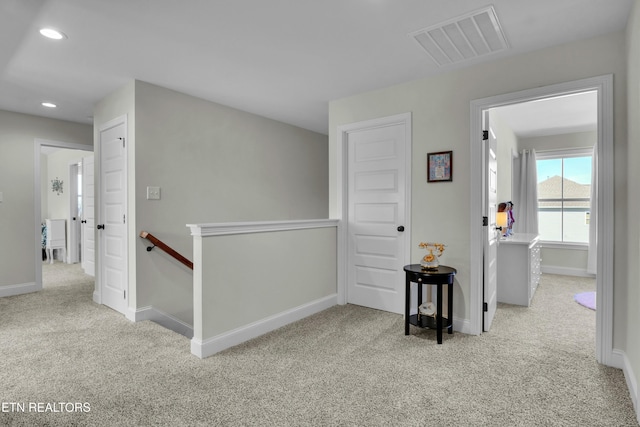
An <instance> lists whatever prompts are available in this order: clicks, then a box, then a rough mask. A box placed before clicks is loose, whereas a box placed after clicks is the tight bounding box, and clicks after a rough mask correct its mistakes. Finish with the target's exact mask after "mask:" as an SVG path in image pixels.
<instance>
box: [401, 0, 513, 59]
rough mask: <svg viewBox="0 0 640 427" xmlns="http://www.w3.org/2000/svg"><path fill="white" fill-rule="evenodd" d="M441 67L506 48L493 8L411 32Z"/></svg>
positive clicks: (505, 40)
mask: <svg viewBox="0 0 640 427" xmlns="http://www.w3.org/2000/svg"><path fill="white" fill-rule="evenodd" d="M409 36H411V37H413V38H414V39H415V40H416V41H417V42H418V44H420V46H421V47H422V48H423V49H424V50H425V51H426V52H427V53H428V54H429V56H430V57H431V58H432V59H433V60H434V61H435V62H436V63H437V64H438V66H440V67H442V66H444V65H448V64H453V63H456V62H462V61H465V60H468V59H473V58H477V57H479V56H485V55H489V54H491V53H495V52H499V51H501V50H504V49H507V48H508V47H509V44H508V43H507V39H506V38H505V36H504V33H503V31H502V27H501V26H500V22H498V17H497V16H496V12H495V10H494V9H493V6H489V7H488V8H485V9H481V10H478V11H475V12H472V13H469V14H467V15H463V16H460V17H457V18H454V19H451V20H449V21H447V22H444V23H441V24H438V25H434V26H432V27H429V28H423V29H421V30H418V31H414V32H413V33H410V34H409Z"/></svg>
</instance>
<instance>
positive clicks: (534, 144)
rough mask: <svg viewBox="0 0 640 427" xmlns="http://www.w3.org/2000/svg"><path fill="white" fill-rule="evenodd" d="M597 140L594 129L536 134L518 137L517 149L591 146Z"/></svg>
mask: <svg viewBox="0 0 640 427" xmlns="http://www.w3.org/2000/svg"><path fill="white" fill-rule="evenodd" d="M597 142H598V134H597V132H596V131H590V132H573V133H565V134H561V135H548V136H536V137H531V138H519V139H518V151H521V150H531V149H535V150H536V151H545V150H557V149H559V148H587V147H589V148H591V147H593V146H595V145H596V143H597Z"/></svg>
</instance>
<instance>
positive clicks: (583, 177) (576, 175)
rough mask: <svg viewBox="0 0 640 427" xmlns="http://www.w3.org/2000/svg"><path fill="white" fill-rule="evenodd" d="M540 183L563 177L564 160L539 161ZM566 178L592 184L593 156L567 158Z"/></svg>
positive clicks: (565, 165)
mask: <svg viewBox="0 0 640 427" xmlns="http://www.w3.org/2000/svg"><path fill="white" fill-rule="evenodd" d="M536 163H537V166H538V183H540V182H542V181H545V180H547V179H549V178H551V177H552V176H555V175H557V176H562V159H548V160H538V161H537V162H536ZM564 177H565V178H566V179H570V180H571V181H574V182H577V183H579V184H587V185H589V184H591V156H587V157H565V158H564Z"/></svg>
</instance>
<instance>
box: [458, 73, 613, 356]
mask: <svg viewBox="0 0 640 427" xmlns="http://www.w3.org/2000/svg"><path fill="white" fill-rule="evenodd" d="M588 90H597V91H598V213H599V215H598V242H600V244H599V245H598V267H597V269H598V275H597V279H596V283H597V285H596V292H598V309H597V310H596V359H597V360H598V362H600V363H602V364H604V365H612V364H613V363H614V362H615V360H614V356H613V277H614V276H613V267H614V265H613V249H614V246H613V232H614V224H613V223H614V215H613V213H614V212H613V194H614V182H613V177H614V169H613V167H614V166H613V75H611V74H608V75H604V76H597V77H592V78H587V79H582V80H576V81H572V82H566V83H560V84H556V85H550V86H544V87H538V88H534V89H528V90H523V91H520V92H513V93H509V94H504V95H497V96H492V97H488V98H483V99H477V100H473V101H471V103H470V113H471V126H470V140H469V143H470V153H471V157H470V158H471V159H481V156H480V154H481V153H480V145H481V144H479V143H478V140H479V139H480V135H481V134H482V133H481V132H482V121H481V118H482V111H484V110H486V109H489V108H494V107H500V106H504V105H510V104H516V103H520V102H524V101H532V100H536V99H543V98H547V97H550V96H555V95H559V94H569V93H578V92H585V91H588ZM481 167H482V165H481V164H480V162H471V168H470V169H471V183H470V185H471V187H470V199H471V207H470V210H471V212H470V213H471V215H470V230H471V233H470V235H471V244H470V259H471V264H470V287H471V288H470V298H469V301H470V320H471V325H472V329H473V330H474V331H477V332H478V334H479V333H480V330H481V328H482V310H481V307H482V295H481V293H480V291H479V290H480V289H482V226H481V221H480V218H481V216H482V204H481V200H480V195H481V194H482V192H481V190H482V188H481V181H482V180H481V179H480V178H481V176H482V172H481V169H482V168H481Z"/></svg>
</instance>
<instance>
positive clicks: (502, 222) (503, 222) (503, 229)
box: [496, 203, 507, 236]
mask: <svg viewBox="0 0 640 427" xmlns="http://www.w3.org/2000/svg"><path fill="white" fill-rule="evenodd" d="M501 204H502V203H501ZM496 230H500V235H501V236H506V235H507V212H505V211H502V212H500V211H498V212H496Z"/></svg>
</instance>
